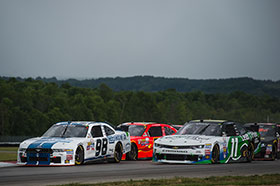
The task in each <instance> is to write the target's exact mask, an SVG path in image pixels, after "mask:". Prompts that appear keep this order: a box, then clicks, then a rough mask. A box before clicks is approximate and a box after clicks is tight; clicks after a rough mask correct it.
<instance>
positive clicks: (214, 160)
mask: <svg viewBox="0 0 280 186" xmlns="http://www.w3.org/2000/svg"><path fill="white" fill-rule="evenodd" d="M219 155H220V149H219V146H218V145H215V146H214V147H213V150H212V157H211V162H212V163H213V164H215V163H219Z"/></svg>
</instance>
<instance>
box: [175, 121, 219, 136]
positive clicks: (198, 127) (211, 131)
mask: <svg viewBox="0 0 280 186" xmlns="http://www.w3.org/2000/svg"><path fill="white" fill-rule="evenodd" d="M177 134H178V135H186V134H200V135H206V136H221V127H220V125H217V124H209V123H188V124H187V125H185V126H184V127H182V128H181V129H180V130H179V131H178V132H177Z"/></svg>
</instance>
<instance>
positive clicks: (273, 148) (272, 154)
mask: <svg viewBox="0 0 280 186" xmlns="http://www.w3.org/2000/svg"><path fill="white" fill-rule="evenodd" d="M276 149H277V145H275V144H273V147H272V152H271V159H272V161H274V160H275V159H276V157H277V153H276Z"/></svg>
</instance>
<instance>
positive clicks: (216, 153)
mask: <svg viewBox="0 0 280 186" xmlns="http://www.w3.org/2000/svg"><path fill="white" fill-rule="evenodd" d="M259 150H260V136H259V133H257V132H250V131H247V130H246V129H245V128H244V127H243V126H242V125H241V124H238V123H236V122H230V121H220V120H207V121H206V120H198V121H191V122H189V123H186V124H185V125H184V127H182V128H181V129H180V130H179V131H178V133H177V134H175V135H173V136H165V137H162V138H159V139H158V140H156V141H155V143H154V154H153V161H155V162H162V163H187V164H209V163H229V162H241V161H245V162H250V161H252V159H253V157H254V154H256V153H257V152H259Z"/></svg>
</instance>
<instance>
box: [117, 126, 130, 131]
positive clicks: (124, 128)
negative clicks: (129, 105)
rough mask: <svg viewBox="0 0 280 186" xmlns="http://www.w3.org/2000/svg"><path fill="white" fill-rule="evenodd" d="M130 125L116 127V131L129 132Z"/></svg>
mask: <svg viewBox="0 0 280 186" xmlns="http://www.w3.org/2000/svg"><path fill="white" fill-rule="evenodd" d="M128 127H129V126H128V125H118V126H117V127H116V130H120V131H124V132H128Z"/></svg>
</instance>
